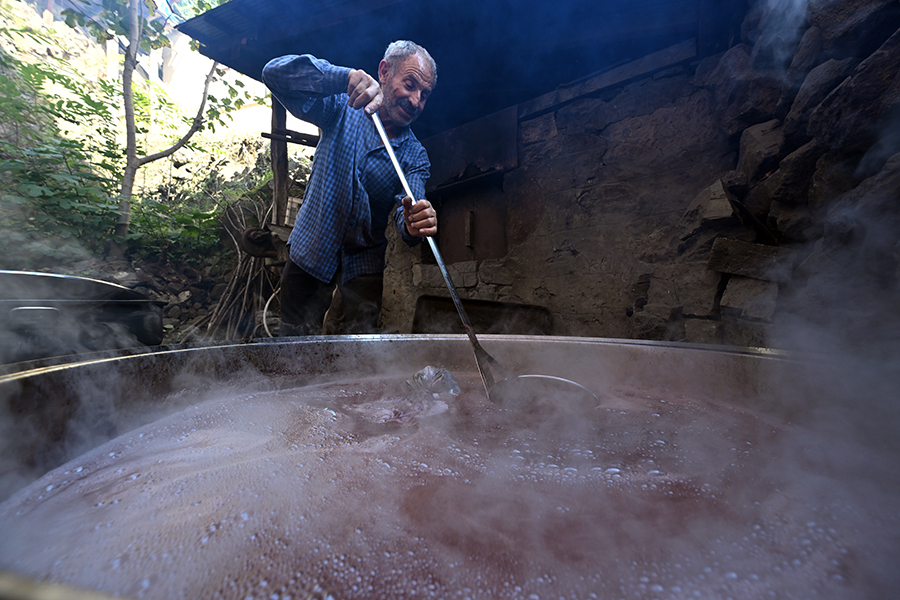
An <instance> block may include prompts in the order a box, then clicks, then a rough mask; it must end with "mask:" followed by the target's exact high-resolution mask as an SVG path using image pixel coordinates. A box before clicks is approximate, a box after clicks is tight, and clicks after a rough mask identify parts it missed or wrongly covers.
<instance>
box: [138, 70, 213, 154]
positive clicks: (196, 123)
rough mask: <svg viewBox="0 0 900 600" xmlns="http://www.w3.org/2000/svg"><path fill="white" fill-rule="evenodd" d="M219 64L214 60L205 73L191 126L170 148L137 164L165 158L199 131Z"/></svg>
mask: <svg viewBox="0 0 900 600" xmlns="http://www.w3.org/2000/svg"><path fill="white" fill-rule="evenodd" d="M217 66H219V63H217V62H214V63H213V66H212V68H211V69H210V70H209V73H208V74H207V75H206V82H205V83H204V85H203V99H202V100H201V101H200V108H198V109H197V115H196V116H195V117H194V121H193V122H192V123H191V128H190V129H188V130H187V133H185V134H184V135H183V136H181V139H180V140H178V141H177V142H175V144H173V145H172V146H171V147H170V148H167V149H166V150H162V151H160V152H156V153H155V154H148V155H147V156H145V157H143V158H141V159H139V160H138V166H140V165H145V164H147V163H149V162H153V161H154V160H159V159H160V158H165V157H167V156H169V155H170V154H172V153H174V152H175V151H176V150H178V149H179V148H181V147H182V146H184V145H185V144H187V142H188V140H190V139H191V136H192V135H194V134H195V133H197V132H198V131H200V128H201V127H203V113H204V112H205V111H206V99H207V98H208V97H209V84H210V83H211V82H212V78H213V74H215V72H216V67H217Z"/></svg>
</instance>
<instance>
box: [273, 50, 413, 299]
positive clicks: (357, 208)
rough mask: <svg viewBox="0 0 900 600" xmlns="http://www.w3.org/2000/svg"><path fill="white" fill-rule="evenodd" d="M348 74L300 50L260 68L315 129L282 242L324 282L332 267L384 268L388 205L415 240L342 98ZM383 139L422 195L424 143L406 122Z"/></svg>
mask: <svg viewBox="0 0 900 600" xmlns="http://www.w3.org/2000/svg"><path fill="white" fill-rule="evenodd" d="M349 74H350V69H348V68H345V67H336V66H334V65H332V64H330V63H329V62H327V61H325V60H322V59H319V58H315V57H313V56H310V55H308V54H304V55H302V56H295V55H289V56H282V57H280V58H275V59H273V60H271V61H270V62H269V63H268V64H267V65H266V66H265V68H263V81H264V82H265V84H266V85H267V86H268V87H269V89H270V90H271V91H272V94H273V95H274V96H275V97H276V98H277V99H278V101H279V102H281V104H283V105H284V107H285V108H286V109H287V110H289V111H290V112H291V114H292V115H294V116H295V117H297V118H299V119H301V120H303V121H307V122H310V123H312V124H314V125H316V126H318V127H319V129H321V131H322V137H321V139H320V140H319V144H318V146H317V147H316V153H315V156H314V157H313V168H312V173H311V174H310V177H309V181H308V183H307V186H306V194H305V195H304V197H303V204H302V206H301V207H300V211H299V213H298V214H297V220H296V222H295V223H294V229H293V231H291V236H290V240H289V244H290V254H291V260H292V261H294V263H296V264H297V265H298V266H299V267H301V268H302V269H303V270H305V271H306V272H307V273H309V274H311V275H313V276H314V277H316V278H317V279H320V280H321V281H326V282H327V281H331V279H332V278H333V277H334V274H335V272H336V271H337V269H338V267H339V266H340V267H341V269H342V270H341V278H342V279H343V281H347V280H348V279H352V278H353V277H356V276H358V275H367V274H371V273H381V272H382V271H384V253H385V250H386V249H387V239H386V237H385V227H386V226H387V221H388V215H389V214H390V212H391V210H393V209H394V207H398V208H397V210H396V212H395V213H394V221H395V224H396V226H397V229H398V230H399V231H400V235H401V237H402V238H403V240H404V241H405V242H406V243H407V244H409V245H413V244H416V243H418V242H419V241H420V238H416V237H413V236H411V235H409V233H407V231H406V227H405V225H404V223H403V209H402V206H400V201H401V199H402V198H403V196H405V195H406V194H405V193H404V192H403V186H402V184H401V183H400V179H399V178H398V177H397V174H396V172H395V171H394V168H393V166H392V165H391V161H390V158H389V157H388V155H387V152H386V151H385V149H384V147H383V146H382V144H381V138H379V136H378V131H377V130H376V129H375V125H374V124H373V123H372V121H371V119H370V118H369V117H368V116H367V115H366V114H365V112H364V111H362V110H356V109H353V108H350V106H349V105H348V104H347V103H348V96H347V93H346V92H347V82H348V77H349ZM391 146H393V147H394V153H395V154H396V155H397V160H398V161H399V162H400V165H401V167H403V172H404V173H405V174H406V178H407V180H408V181H409V185H410V187H411V188H412V191H413V193H414V194H415V198H416V199H420V198H424V197H425V181H426V180H427V179H428V176H429V172H430V171H429V169H430V167H431V163H430V162H429V161H428V154H427V153H426V152H425V148H424V147H423V146H422V144H421V143H420V142H419V140H418V139H416V136H415V135H413V133H412V131H411V130H410V129H409V128H408V127H407V128H406V129H405V130H404V131H403V132H402V133H401V134H400V135H399V136H398V137H397V138H395V139H392V140H391Z"/></svg>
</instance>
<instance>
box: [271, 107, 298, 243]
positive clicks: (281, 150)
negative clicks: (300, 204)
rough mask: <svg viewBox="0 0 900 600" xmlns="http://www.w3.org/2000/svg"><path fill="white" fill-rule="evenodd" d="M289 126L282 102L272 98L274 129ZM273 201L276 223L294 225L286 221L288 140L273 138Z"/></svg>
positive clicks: (282, 128)
mask: <svg viewBox="0 0 900 600" xmlns="http://www.w3.org/2000/svg"><path fill="white" fill-rule="evenodd" d="M286 128H287V111H286V110H285V109H284V107H283V106H282V105H281V103H280V102H279V101H278V100H276V99H275V98H272V131H273V132H274V131H278V130H284V129H286ZM271 148H272V202H273V203H274V204H275V215H274V223H275V224H276V225H293V223H285V222H284V221H285V217H286V216H287V199H288V154H287V142H286V141H284V140H278V139H275V138H272V140H271Z"/></svg>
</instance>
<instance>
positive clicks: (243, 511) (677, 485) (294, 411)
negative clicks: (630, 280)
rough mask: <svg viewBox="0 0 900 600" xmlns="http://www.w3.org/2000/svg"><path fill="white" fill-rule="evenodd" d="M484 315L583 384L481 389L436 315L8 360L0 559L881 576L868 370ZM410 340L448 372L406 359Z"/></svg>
mask: <svg viewBox="0 0 900 600" xmlns="http://www.w3.org/2000/svg"><path fill="white" fill-rule="evenodd" d="M483 343H484V345H485V348H486V349H487V350H488V351H489V352H490V353H491V354H493V355H494V356H496V357H497V358H498V360H500V361H502V362H503V363H504V364H505V365H507V366H508V367H509V368H511V369H512V370H514V371H516V372H519V373H534V372H542V373H545V374H550V375H556V376H560V377H566V378H569V379H572V380H575V381H579V382H581V383H583V384H585V385H586V386H587V387H589V388H591V389H592V390H593V391H594V392H595V393H596V394H597V395H598V397H599V398H600V404H599V405H598V406H595V407H584V406H571V405H567V404H565V403H564V402H559V403H557V404H554V405H550V408H549V409H548V407H547V406H544V407H543V408H542V409H541V410H540V411H527V410H525V411H523V410H514V409H506V408H502V409H501V408H499V407H496V406H494V405H492V404H491V403H490V402H488V401H487V400H486V399H485V398H484V390H483V387H480V382H479V380H478V376H477V373H476V372H475V370H474V360H473V358H472V355H471V348H470V346H469V345H468V341H467V339H466V338H465V337H464V336H455V335H448V336H372V337H367V336H347V337H335V338H327V339H323V338H315V339H314V338H309V339H304V338H296V339H292V340H290V341H279V342H275V343H253V344H240V345H216V346H186V347H178V348H171V349H168V350H166V351H161V352H154V353H146V354H131V355H123V354H118V355H113V356H103V355H97V356H91V357H81V360H80V361H79V362H77V363H72V364H58V365H51V364H47V365H42V366H33V367H34V368H30V369H28V370H24V371H15V372H11V373H8V374H7V375H5V376H3V377H2V378H0V394H2V398H3V400H4V406H5V407H6V412H7V414H6V415H5V416H7V417H8V419H7V421H6V423H5V425H4V437H3V439H4V443H5V447H4V448H3V456H4V469H3V473H4V479H3V483H4V485H5V494H7V495H9V497H8V498H7V499H6V501H5V502H4V503H3V504H0V531H3V535H2V537H0V570H3V571H7V572H12V573H16V574H18V575H21V576H25V577H28V578H31V579H32V580H34V581H50V582H55V583H59V584H65V585H68V586H73V587H76V588H81V589H87V590H97V591H100V592H102V593H105V594H111V595H118V596H122V597H129V598H167V599H168V598H241V599H244V598H251V597H252V598H273V599H274V598H302V599H307V598H329V597H330V598H399V597H410V598H425V597H435V598H525V599H531V598H540V599H543V598H554V599H555V598H568V599H572V598H697V597H703V598H726V597H731V598H768V597H772V598H795V597H817V598H886V597H890V596H891V595H892V594H893V591H894V590H895V589H897V584H898V583H900V574H898V573H900V571H898V570H897V568H896V565H897V564H898V558H900V551H898V550H900V542H898V535H897V532H898V531H900V529H898V511H897V510H896V506H897V499H898V487H900V484H898V481H900V478H898V477H897V471H898V464H900V462H898V460H897V459H898V457H900V449H898V443H897V441H896V439H897V438H896V431H897V429H896V424H897V422H898V420H897V418H896V410H895V409H894V408H893V407H892V405H891V404H889V403H887V402H886V401H890V402H893V401H894V400H895V398H894V397H893V396H891V395H890V394H891V391H892V390H894V387H893V385H892V384H891V380H889V379H885V378H884V377H880V378H875V377H867V378H865V379H854V377H856V376H859V375H860V374H861V373H860V371H859V368H860V365H859V364H852V363H848V362H845V361H835V360H831V359H829V358H824V357H819V358H817V359H815V360H811V359H805V360H799V359H797V358H796V357H791V356H788V355H785V354H779V353H774V352H765V351H754V350H749V349H738V350H731V351H728V350H723V349H721V348H713V347H706V346H688V345H678V344H660V343H641V342H625V341H615V340H597V339H583V338H549V337H548V338H531V337H518V336H484V340H483ZM429 365H430V366H442V367H446V368H447V369H448V370H449V371H450V372H451V373H452V375H453V376H455V377H456V379H457V380H458V383H459V388H461V392H460V393H454V390H452V388H440V389H438V388H435V389H429V390H427V391H424V390H422V389H418V388H416V387H415V386H412V387H411V386H409V385H408V384H406V383H405V382H406V380H408V379H410V378H411V376H412V375H413V374H414V373H415V372H417V371H418V370H420V369H422V368H423V367H426V366H429ZM881 375H884V373H881ZM894 381H896V380H894ZM47 469H52V470H50V471H49V472H46V473H44V471H46V470H47ZM36 477H40V478H39V479H36V480H34V481H31V483H28V481H29V480H33V479H35V478H36ZM23 485H24V487H22V486H23ZM17 488H21V489H17Z"/></svg>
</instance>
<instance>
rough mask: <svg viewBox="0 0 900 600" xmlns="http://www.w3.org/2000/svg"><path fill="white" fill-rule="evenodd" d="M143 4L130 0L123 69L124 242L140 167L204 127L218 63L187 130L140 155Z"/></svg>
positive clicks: (120, 236) (120, 231) (120, 227)
mask: <svg viewBox="0 0 900 600" xmlns="http://www.w3.org/2000/svg"><path fill="white" fill-rule="evenodd" d="M140 6H141V0H129V2H128V17H129V23H130V25H129V27H130V32H129V36H128V50H127V52H126V53H125V67H124V69H123V70H122V97H123V100H124V103H125V172H124V173H123V174H122V186H121V188H120V190H119V219H118V221H117V222H116V238H117V240H118V241H119V242H121V243H124V238H125V236H126V235H128V227H129V225H130V224H131V196H132V193H133V191H134V180H135V177H136V176H137V170H138V169H139V168H141V166H143V165H145V164H147V163H149V162H153V161H155V160H159V159H161V158H165V157H167V156H169V155H170V154H172V153H174V152H175V151H176V150H178V149H179V148H181V147H182V146H184V145H185V144H186V143H187V142H188V140H189V139H191V136H193V135H194V134H195V133H197V132H198V131H200V129H201V127H203V113H204V112H205V111H206V101H207V99H208V98H209V85H210V83H212V78H213V75H214V74H215V72H216V67H217V66H218V64H219V63H216V62H214V63H213V65H212V68H210V70H209V74H208V75H207V76H206V83H205V85H204V86H203V99H202V100H201V102H200V108H199V109H198V110H197V114H196V116H195V117H194V121H193V123H191V127H190V129H188V131H187V133H185V134H184V135H183V136H182V137H181V139H180V140H178V141H177V142H175V144H173V145H172V146H170V147H169V148H167V149H166V150H163V151H161V152H156V153H155V154H149V155H147V156H143V157H138V155H137V134H136V126H135V115H134V91H133V89H132V87H131V86H132V81H133V77H134V69H135V67H136V66H137V55H138V49H139V48H140V44H141V35H142V33H141V21H140V12H139V10H140ZM118 245H119V244H118V243H117V242H115V241H114V242H113V252H114V253H117V254H121V253H122V250H123V248H121V247H119V248H116V246H118Z"/></svg>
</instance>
